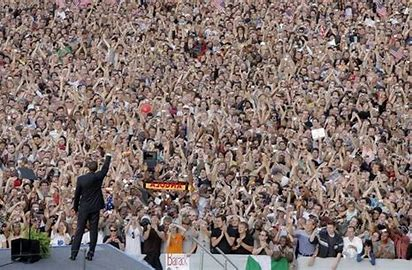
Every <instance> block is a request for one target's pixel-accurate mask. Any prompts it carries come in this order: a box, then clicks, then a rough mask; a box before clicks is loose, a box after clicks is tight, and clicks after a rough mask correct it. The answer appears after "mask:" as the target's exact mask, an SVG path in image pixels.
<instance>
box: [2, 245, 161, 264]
mask: <svg viewBox="0 0 412 270" xmlns="http://www.w3.org/2000/svg"><path fill="white" fill-rule="evenodd" d="M85 248H86V247H85ZM10 257H11V251H10V249H0V269H1V270H26V269H27V270H82V269H86V270H101V269H107V270H115V269H116V270H134V269H135V270H151V269H153V268H152V267H150V266H149V265H147V264H146V262H145V261H138V260H136V259H133V258H131V257H129V256H128V255H126V254H125V253H123V252H121V251H120V250H118V249H116V248H113V247H112V246H111V245H106V244H101V245H97V246H96V251H95V255H94V258H93V261H87V260H84V252H79V255H78V256H77V259H76V261H71V260H70V259H69V257H70V246H65V247H55V248H51V254H50V257H48V258H47V259H42V260H40V261H38V262H35V263H33V264H24V263H20V262H15V263H12V264H9V265H6V264H8V263H10V262H11V258H10Z"/></svg>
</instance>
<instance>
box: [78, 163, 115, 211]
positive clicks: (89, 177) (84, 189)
mask: <svg viewBox="0 0 412 270" xmlns="http://www.w3.org/2000/svg"><path fill="white" fill-rule="evenodd" d="M110 160H111V156H106V159H105V161H104V164H103V167H102V170H101V171H98V172H95V173H88V174H85V175H81V176H79V177H78V178H77V185H76V192H75V194H74V205H73V209H74V210H75V211H76V212H78V211H79V209H80V211H81V212H82V213H92V212H96V211H100V209H103V208H104V199H103V194H102V184H103V179H104V177H105V176H106V174H107V172H108V171H109V166H110Z"/></svg>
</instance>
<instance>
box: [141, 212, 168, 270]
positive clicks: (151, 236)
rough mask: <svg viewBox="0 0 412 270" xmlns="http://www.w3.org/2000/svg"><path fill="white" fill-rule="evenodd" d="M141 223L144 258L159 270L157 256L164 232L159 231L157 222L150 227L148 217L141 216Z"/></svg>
mask: <svg viewBox="0 0 412 270" xmlns="http://www.w3.org/2000/svg"><path fill="white" fill-rule="evenodd" d="M152 220H153V218H152ZM141 225H142V227H143V238H144V242H143V254H145V255H146V256H145V258H144V260H145V261H146V262H147V263H149V264H150V265H151V266H152V267H153V268H154V269H156V270H161V269H162V264H161V263H160V258H159V257H160V250H161V247H162V241H163V239H164V232H160V231H159V228H158V224H157V223H154V224H153V227H152V225H151V224H150V220H149V218H148V217H143V218H142V220H141Z"/></svg>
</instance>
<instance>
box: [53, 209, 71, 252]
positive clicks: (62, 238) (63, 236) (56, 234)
mask: <svg viewBox="0 0 412 270" xmlns="http://www.w3.org/2000/svg"><path fill="white" fill-rule="evenodd" d="M50 240H51V245H52V246H65V245H68V244H70V240H71V239H70V234H69V233H68V231H67V225H66V223H65V222H64V221H61V213H60V214H59V217H58V219H57V221H56V224H54V225H53V227H52V232H51V236H50Z"/></svg>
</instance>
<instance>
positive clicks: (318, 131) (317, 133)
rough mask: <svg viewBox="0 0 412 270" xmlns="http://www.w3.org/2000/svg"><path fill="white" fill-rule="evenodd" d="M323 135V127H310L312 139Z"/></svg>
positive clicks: (324, 133) (324, 134)
mask: <svg viewBox="0 0 412 270" xmlns="http://www.w3.org/2000/svg"><path fill="white" fill-rule="evenodd" d="M325 136H326V132H325V129H324V128H317V129H312V138H313V139H314V140H317V139H321V138H324V137H325Z"/></svg>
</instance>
